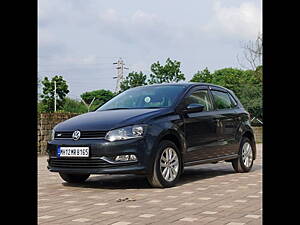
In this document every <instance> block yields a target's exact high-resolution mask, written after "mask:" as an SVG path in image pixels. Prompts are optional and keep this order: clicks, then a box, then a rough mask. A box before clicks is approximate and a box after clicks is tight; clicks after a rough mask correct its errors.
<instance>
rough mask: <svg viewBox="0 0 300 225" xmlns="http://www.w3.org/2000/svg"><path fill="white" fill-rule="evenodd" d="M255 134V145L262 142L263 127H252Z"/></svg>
mask: <svg viewBox="0 0 300 225" xmlns="http://www.w3.org/2000/svg"><path fill="white" fill-rule="evenodd" d="M252 128H253V130H254V134H255V140H256V143H262V142H263V127H252Z"/></svg>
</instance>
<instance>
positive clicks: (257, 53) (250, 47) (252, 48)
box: [237, 34, 263, 70]
mask: <svg viewBox="0 0 300 225" xmlns="http://www.w3.org/2000/svg"><path fill="white" fill-rule="evenodd" d="M262 41H263V39H262V34H259V35H258V36H257V38H256V40H255V41H248V43H246V44H243V45H242V48H243V60H244V61H246V64H247V65H245V63H243V62H242V60H241V59H240V58H239V56H237V61H238V63H239V65H240V66H241V67H242V68H245V69H251V70H256V68H257V67H259V66H261V65H262V54H263V47H262V45H263V43H262Z"/></svg>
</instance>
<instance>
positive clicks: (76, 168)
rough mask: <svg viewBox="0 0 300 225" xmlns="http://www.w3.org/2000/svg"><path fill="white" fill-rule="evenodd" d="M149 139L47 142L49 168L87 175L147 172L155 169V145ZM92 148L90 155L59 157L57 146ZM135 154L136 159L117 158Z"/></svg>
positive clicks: (52, 170) (61, 140) (60, 140)
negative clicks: (120, 160) (84, 156)
mask: <svg viewBox="0 0 300 225" xmlns="http://www.w3.org/2000/svg"><path fill="white" fill-rule="evenodd" d="M147 143H148V142H147V140H146V138H141V139H130V140H123V141H116V142H109V141H106V140H105V139H98V140H92V139H90V140H78V141H74V140H71V139H59V140H53V141H50V142H48V146H47V152H48V155H49V159H48V166H47V168H48V169H49V171H51V172H64V173H88V174H148V173H149V172H150V170H151V168H152V163H151V162H152V160H151V159H152V157H153V153H152V151H151V149H152V146H151V145H149V144H147ZM58 146H61V147H75V146H77V147H79V146H80V147H89V149H90V150H89V152H90V154H89V157H88V158H63V157H58V156H57V148H58ZM130 154H134V155H135V156H136V157H137V160H136V161H128V162H127V161H126V162H118V161H114V159H115V157H116V156H117V155H130Z"/></svg>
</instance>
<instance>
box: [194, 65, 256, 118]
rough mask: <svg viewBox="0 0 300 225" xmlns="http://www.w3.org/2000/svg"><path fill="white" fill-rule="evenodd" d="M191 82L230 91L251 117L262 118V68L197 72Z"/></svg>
mask: <svg viewBox="0 0 300 225" xmlns="http://www.w3.org/2000/svg"><path fill="white" fill-rule="evenodd" d="M191 81H192V82H203V83H212V84H216V85H220V86H223V87H226V88H228V89H230V90H232V91H233V92H234V93H235V94H236V96H237V97H238V98H239V100H240V101H241V103H242V104H243V106H244V107H245V108H246V109H247V111H248V112H249V113H250V114H251V116H252V117H256V118H259V119H261V118H262V66H260V67H257V68H256V70H240V69H234V68H224V69H220V70H216V71H214V72H213V73H211V72H209V71H208V69H207V68H206V69H204V70H203V71H198V72H197V73H196V74H195V75H194V76H193V78H192V79H191Z"/></svg>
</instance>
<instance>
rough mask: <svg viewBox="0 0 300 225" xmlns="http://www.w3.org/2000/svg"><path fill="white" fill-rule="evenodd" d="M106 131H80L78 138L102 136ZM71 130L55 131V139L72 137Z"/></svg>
mask: <svg viewBox="0 0 300 225" xmlns="http://www.w3.org/2000/svg"><path fill="white" fill-rule="evenodd" d="M106 133H107V131H81V135H80V139H93V138H95V139H97V138H104V137H105V135H106ZM72 134H73V131H63V132H55V139H72Z"/></svg>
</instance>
